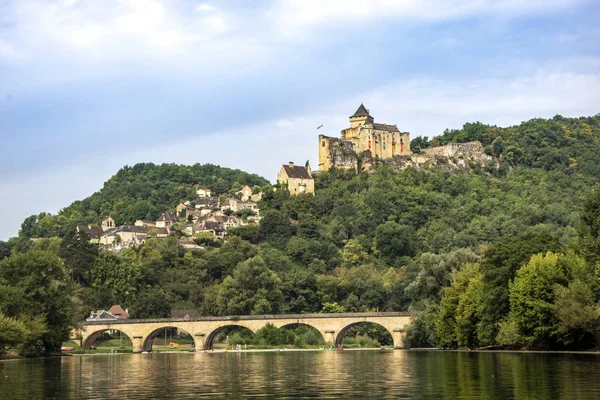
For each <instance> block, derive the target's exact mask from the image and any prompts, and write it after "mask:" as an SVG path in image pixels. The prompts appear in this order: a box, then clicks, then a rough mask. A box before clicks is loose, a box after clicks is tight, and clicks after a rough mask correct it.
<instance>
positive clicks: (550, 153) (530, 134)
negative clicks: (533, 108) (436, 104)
mask: <svg viewBox="0 0 600 400" xmlns="http://www.w3.org/2000/svg"><path fill="white" fill-rule="evenodd" d="M599 129H600V114H596V115H595V116H593V117H581V118H564V117H562V116H560V115H557V116H555V117H554V118H551V119H542V118H536V119H532V120H529V121H526V122H523V123H521V124H520V125H515V126H511V127H508V128H499V127H497V126H491V125H485V124H482V123H481V122H476V123H467V124H465V125H464V126H463V128H462V129H453V130H448V129H447V130H446V131H444V133H443V134H442V135H440V136H437V137H435V138H433V140H431V141H429V140H428V138H422V137H418V138H415V139H413V141H412V142H411V147H412V148H414V149H419V148H426V147H430V146H439V145H445V144H448V143H457V142H471V141H479V142H481V143H482V144H483V146H484V147H485V151H486V153H488V154H490V155H493V156H494V157H495V158H497V159H498V160H499V161H500V162H501V163H502V168H504V169H506V168H508V167H511V166H525V167H532V168H542V169H545V170H547V171H550V170H560V171H562V172H564V173H566V174H572V173H580V174H583V175H587V176H589V177H592V176H598V175H599V174H600V163H599V161H600V154H599V151H598V149H600V136H599V135H598V130H599Z"/></svg>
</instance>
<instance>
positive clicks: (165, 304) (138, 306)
mask: <svg viewBox="0 0 600 400" xmlns="http://www.w3.org/2000/svg"><path fill="white" fill-rule="evenodd" d="M129 315H130V317H131V318H167V317H169V316H170V315H171V302H170V301H169V298H168V297H167V295H166V294H165V293H164V292H163V291H162V290H156V289H148V290H146V291H144V292H142V293H140V294H139V295H138V296H137V297H136V299H135V300H134V302H133V303H132V304H131V309H130V311H129Z"/></svg>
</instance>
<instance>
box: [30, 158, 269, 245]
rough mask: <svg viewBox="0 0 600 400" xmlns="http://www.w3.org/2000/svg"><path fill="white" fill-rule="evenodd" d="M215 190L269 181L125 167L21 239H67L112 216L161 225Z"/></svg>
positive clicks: (221, 172)
mask: <svg viewBox="0 0 600 400" xmlns="http://www.w3.org/2000/svg"><path fill="white" fill-rule="evenodd" d="M196 185H199V186H201V187H209V188H211V189H212V190H213V191H214V192H215V193H216V195H223V194H227V193H229V192H230V191H232V190H233V189H237V188H239V187H240V186H242V185H248V186H250V187H254V186H264V185H269V181H267V180H266V179H264V178H262V177H260V176H258V175H256V174H249V173H247V172H243V171H240V170H237V169H235V170H234V169H230V168H223V167H219V166H216V165H210V164H205V165H201V164H195V165H191V166H188V165H177V164H162V165H155V164H152V163H140V164H136V165H134V166H133V167H129V166H126V167H123V168H121V170H119V171H118V172H117V174H116V175H114V176H113V177H111V178H110V179H109V180H108V181H107V182H106V183H105V184H104V187H103V188H102V189H101V190H99V191H98V192H96V193H94V194H92V195H91V196H90V197H88V198H86V199H83V200H78V201H75V202H73V203H72V204H71V205H70V206H68V207H66V208H64V209H62V210H61V211H59V212H58V214H57V215H50V214H47V213H41V214H39V215H32V216H30V217H28V218H27V219H26V220H25V221H24V222H23V225H22V226H21V231H20V233H19V236H21V237H25V238H31V237H53V236H64V235H65V234H66V232H67V230H69V229H73V228H74V227H75V225H77V224H94V225H100V222H101V221H102V219H104V218H106V217H108V216H111V217H112V218H113V219H114V220H115V223H116V224H117V225H120V224H123V223H126V222H128V223H133V222H135V221H136V220H138V219H149V220H155V219H157V218H158V217H159V216H160V214H161V213H163V212H165V211H167V210H173V209H174V208H175V206H177V204H178V203H179V202H181V201H185V200H189V199H193V198H195V187H196Z"/></svg>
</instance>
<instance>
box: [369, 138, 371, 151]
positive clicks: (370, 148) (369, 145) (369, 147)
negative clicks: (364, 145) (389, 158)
mask: <svg viewBox="0 0 600 400" xmlns="http://www.w3.org/2000/svg"><path fill="white" fill-rule="evenodd" d="M369 149H371V141H370V140H369Z"/></svg>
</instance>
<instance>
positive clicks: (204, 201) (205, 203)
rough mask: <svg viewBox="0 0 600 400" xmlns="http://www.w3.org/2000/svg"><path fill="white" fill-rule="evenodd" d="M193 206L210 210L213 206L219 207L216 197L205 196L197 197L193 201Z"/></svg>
mask: <svg viewBox="0 0 600 400" xmlns="http://www.w3.org/2000/svg"><path fill="white" fill-rule="evenodd" d="M195 204H196V205H195V208H197V209H208V210H212V209H213V208H218V207H219V198H218V197H206V198H198V199H196V201H195Z"/></svg>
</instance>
